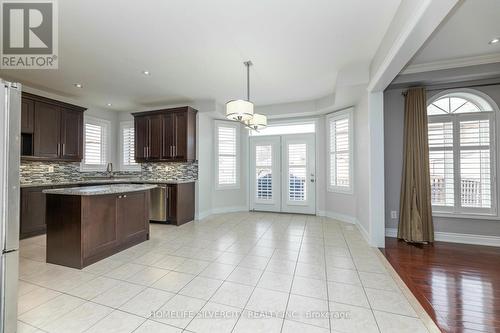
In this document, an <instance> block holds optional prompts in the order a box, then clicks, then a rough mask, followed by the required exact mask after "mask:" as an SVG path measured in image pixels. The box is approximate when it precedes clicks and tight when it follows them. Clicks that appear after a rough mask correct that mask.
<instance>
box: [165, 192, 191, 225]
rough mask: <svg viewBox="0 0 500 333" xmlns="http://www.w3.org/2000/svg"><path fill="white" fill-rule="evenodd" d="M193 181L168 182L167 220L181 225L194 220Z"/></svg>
mask: <svg viewBox="0 0 500 333" xmlns="http://www.w3.org/2000/svg"><path fill="white" fill-rule="evenodd" d="M194 196H195V187H194V183H180V184H169V185H168V186H167V197H168V199H167V200H168V201H167V220H168V222H170V223H172V224H175V225H181V224H184V223H187V222H191V221H193V220H194V208H195V207H194Z"/></svg>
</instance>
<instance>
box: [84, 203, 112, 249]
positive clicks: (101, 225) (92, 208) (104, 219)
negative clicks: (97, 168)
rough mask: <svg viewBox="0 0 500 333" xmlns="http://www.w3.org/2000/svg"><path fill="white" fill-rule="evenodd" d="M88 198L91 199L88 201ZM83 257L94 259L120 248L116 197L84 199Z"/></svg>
mask: <svg viewBox="0 0 500 333" xmlns="http://www.w3.org/2000/svg"><path fill="white" fill-rule="evenodd" d="M87 198H90V200H88V199H87ZM82 203H83V210H82V212H83V221H82V236H83V242H82V243H83V257H84V258H92V257H93V256H95V255H99V254H100V253H103V252H106V251H111V250H112V249H113V248H115V247H117V246H118V243H119V239H118V230H117V227H118V225H117V223H116V222H117V212H118V211H117V207H116V195H103V196H99V200H93V199H92V197H83V198H82Z"/></svg>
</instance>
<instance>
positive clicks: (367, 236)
mask: <svg viewBox="0 0 500 333" xmlns="http://www.w3.org/2000/svg"><path fill="white" fill-rule="evenodd" d="M318 216H325V217H328V218H331V219H334V220H338V221H341V222H345V223H350V224H354V225H356V228H358V230H359V232H360V233H361V235H362V236H363V238H364V239H365V241H366V242H367V243H368V244H370V234H369V233H368V231H367V230H366V229H365V227H364V226H363V225H362V224H361V223H360V222H359V220H358V219H357V218H355V217H354V216H350V215H345V214H340V213H336V212H330V211H324V210H320V211H318Z"/></svg>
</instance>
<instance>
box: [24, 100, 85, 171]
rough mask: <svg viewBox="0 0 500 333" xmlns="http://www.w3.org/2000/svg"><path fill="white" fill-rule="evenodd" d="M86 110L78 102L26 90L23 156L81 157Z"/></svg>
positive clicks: (65, 159)
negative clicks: (53, 98) (76, 104)
mask: <svg viewBox="0 0 500 333" xmlns="http://www.w3.org/2000/svg"><path fill="white" fill-rule="evenodd" d="M85 110H86V109H85V108H82V107H79V106H75V105H71V104H67V103H63V102H59V101H56V100H52V99H49V98H45V97H40V96H36V95H32V94H28V93H23V96H22V115H21V123H22V126H21V133H22V145H21V147H22V148H21V149H22V153H21V157H22V158H23V159H31V160H46V161H72V162H79V161H81V160H82V158H83V112H84V111H85ZM30 117H32V120H30V119H31V118H30ZM31 122H32V124H31ZM30 127H32V130H30Z"/></svg>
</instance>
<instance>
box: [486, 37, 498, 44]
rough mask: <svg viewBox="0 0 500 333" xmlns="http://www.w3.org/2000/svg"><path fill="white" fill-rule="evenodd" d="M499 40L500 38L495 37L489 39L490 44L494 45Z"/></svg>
mask: <svg viewBox="0 0 500 333" xmlns="http://www.w3.org/2000/svg"><path fill="white" fill-rule="evenodd" d="M498 42H500V38H493V39H492V40H490V41H489V43H488V44H490V45H493V44H496V43H498Z"/></svg>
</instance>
